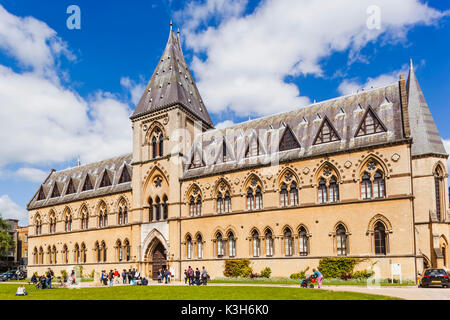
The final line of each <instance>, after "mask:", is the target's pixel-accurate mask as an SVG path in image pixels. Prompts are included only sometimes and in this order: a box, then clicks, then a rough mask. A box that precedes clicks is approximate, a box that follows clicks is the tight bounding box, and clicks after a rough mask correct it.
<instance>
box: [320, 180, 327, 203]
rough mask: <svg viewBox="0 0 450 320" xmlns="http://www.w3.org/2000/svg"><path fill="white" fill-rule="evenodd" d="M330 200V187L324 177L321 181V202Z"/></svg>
mask: <svg viewBox="0 0 450 320" xmlns="http://www.w3.org/2000/svg"><path fill="white" fill-rule="evenodd" d="M327 202H328V187H327V183H326V181H325V179H324V178H321V179H320V181H319V203H327Z"/></svg>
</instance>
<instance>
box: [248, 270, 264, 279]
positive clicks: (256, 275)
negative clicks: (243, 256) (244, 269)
mask: <svg viewBox="0 0 450 320" xmlns="http://www.w3.org/2000/svg"><path fill="white" fill-rule="evenodd" d="M250 278H251V279H253V278H261V276H260V275H259V274H257V273H253V272H252V273H250Z"/></svg>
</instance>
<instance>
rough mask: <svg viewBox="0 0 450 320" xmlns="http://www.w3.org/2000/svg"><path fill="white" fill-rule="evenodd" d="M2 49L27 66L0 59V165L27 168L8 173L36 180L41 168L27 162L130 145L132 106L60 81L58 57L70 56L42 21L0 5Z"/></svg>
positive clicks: (86, 157)
mask: <svg viewBox="0 0 450 320" xmlns="http://www.w3.org/2000/svg"><path fill="white" fill-rule="evenodd" d="M5 28H7V30H5ZM0 50H3V51H6V52H7V53H8V54H10V55H11V56H12V57H14V58H15V59H17V61H18V62H19V63H21V64H22V65H24V66H27V67H29V68H30V69H31V70H28V71H27V72H23V73H19V72H16V71H13V70H12V69H11V68H8V67H6V66H3V65H0V105H1V108H0V140H1V141H2V148H1V149H0V169H1V167H2V166H5V165H7V164H11V163H21V164H22V165H23V166H24V167H25V169H23V170H19V171H18V172H16V173H14V174H10V176H11V175H15V176H17V177H20V178H25V179H28V180H31V181H37V179H38V177H42V176H43V174H42V172H39V171H38V170H37V169H31V168H26V167H29V166H30V165H37V164H41V165H42V164H45V165H49V164H54V163H61V162H64V161H70V160H73V159H74V158H75V157H77V156H80V158H81V160H82V162H83V163H87V162H93V161H98V160H102V159H105V158H108V157H113V156H116V155H119V154H124V153H127V152H130V151H131V145H132V135H131V123H130V120H129V116H130V114H131V109H130V107H129V106H128V105H127V104H126V103H124V102H121V101H120V99H118V98H117V97H116V96H115V95H113V94H111V93H107V92H102V91H99V92H97V93H95V94H93V95H91V96H90V97H89V98H87V99H85V98H82V97H80V96H79V95H78V93H77V92H75V91H74V90H72V89H69V88H67V87H64V86H63V85H62V84H61V81H60V80H61V79H60V78H59V76H63V74H64V73H63V72H61V71H60V70H59V67H58V66H59V65H60V61H59V58H60V56H61V55H65V56H68V57H69V58H71V57H72V56H71V54H70V51H69V49H68V48H67V45H66V43H65V42H63V41H62V40H61V39H60V38H59V37H57V35H56V32H55V31H54V30H52V29H51V28H49V27H48V26H47V25H46V24H45V23H43V22H41V21H38V20H36V19H34V18H20V17H16V16H14V15H12V14H10V13H8V12H7V11H6V10H5V9H4V8H3V7H1V6H0ZM136 90H137V89H136ZM134 95H136V93H134ZM4 175H5V174H3V176H4Z"/></svg>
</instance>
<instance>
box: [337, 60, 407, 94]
mask: <svg viewBox="0 0 450 320" xmlns="http://www.w3.org/2000/svg"><path fill="white" fill-rule="evenodd" d="M407 72H408V68H407V66H406V65H405V66H403V67H402V69H401V70H397V71H394V72H391V73H385V74H381V75H379V76H377V77H375V78H370V77H369V78H367V80H366V82H364V83H362V82H360V81H358V80H355V79H352V80H350V79H345V80H344V81H343V82H342V83H341V84H340V85H339V87H338V91H339V93H340V94H342V95H348V94H354V93H357V92H358V91H361V90H370V89H374V88H380V87H383V86H385V85H389V84H392V83H394V82H397V81H399V79H400V74H402V73H403V74H405V76H406V75H407Z"/></svg>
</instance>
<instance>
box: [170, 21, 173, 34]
mask: <svg viewBox="0 0 450 320" xmlns="http://www.w3.org/2000/svg"><path fill="white" fill-rule="evenodd" d="M172 28H173V22H172V19H170V32H172Z"/></svg>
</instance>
